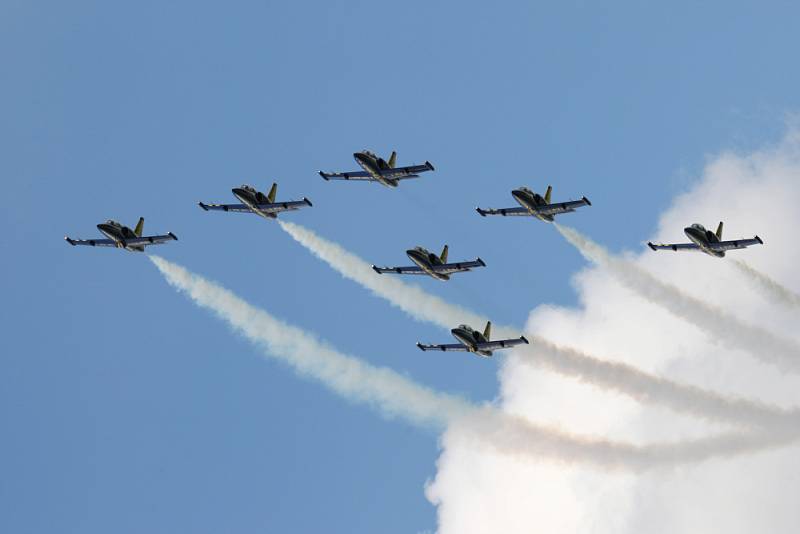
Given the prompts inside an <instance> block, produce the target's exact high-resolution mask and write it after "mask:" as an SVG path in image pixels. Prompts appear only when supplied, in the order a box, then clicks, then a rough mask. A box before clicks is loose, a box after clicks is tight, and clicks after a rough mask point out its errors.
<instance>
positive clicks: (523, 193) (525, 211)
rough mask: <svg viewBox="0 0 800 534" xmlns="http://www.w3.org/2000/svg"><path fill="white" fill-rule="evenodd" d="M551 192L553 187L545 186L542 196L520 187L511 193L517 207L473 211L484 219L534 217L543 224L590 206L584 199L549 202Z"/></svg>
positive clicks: (587, 200) (476, 209)
mask: <svg viewBox="0 0 800 534" xmlns="http://www.w3.org/2000/svg"><path fill="white" fill-rule="evenodd" d="M552 192H553V186H551V185H548V186H547V192H545V194H544V196H542V195H540V194H538V193H534V192H533V191H531V190H530V189H528V188H527V187H520V188H519V189H514V190H513V191H511V196H512V197H514V200H516V201H517V203H518V204H519V206H518V207H514V208H499V209H494V208H488V209H483V208H475V211H477V212H478V213H479V214H480V215H481V217H486V216H487V215H502V216H504V217H507V216H517V217H536V218H537V219H539V220H541V221H544V222H553V220H554V218H555V216H556V215H561V214H562V213H572V212H573V211H575V210H576V209H577V208H580V207H582V206H591V205H592V203H591V202H589V199H588V198H586V197H583V198H581V199H580V200H571V201H569V202H550V195H551V193H552Z"/></svg>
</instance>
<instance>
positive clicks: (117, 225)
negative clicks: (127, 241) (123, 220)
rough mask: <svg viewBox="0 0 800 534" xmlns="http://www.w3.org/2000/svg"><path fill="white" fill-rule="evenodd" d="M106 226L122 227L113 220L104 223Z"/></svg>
mask: <svg viewBox="0 0 800 534" xmlns="http://www.w3.org/2000/svg"><path fill="white" fill-rule="evenodd" d="M106 224H110V225H111V226H116V227H118V228H122V225H121V224H120V223H118V222H117V221H115V220H114V219H109V220H107V221H106Z"/></svg>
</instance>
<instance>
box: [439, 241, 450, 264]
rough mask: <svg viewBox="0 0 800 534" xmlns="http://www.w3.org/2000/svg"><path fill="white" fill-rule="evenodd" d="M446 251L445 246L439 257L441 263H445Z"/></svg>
mask: <svg viewBox="0 0 800 534" xmlns="http://www.w3.org/2000/svg"><path fill="white" fill-rule="evenodd" d="M447 250H448V248H447V245H445V246H444V248H443V249H442V255H441V256H439V259H440V260H442V263H447Z"/></svg>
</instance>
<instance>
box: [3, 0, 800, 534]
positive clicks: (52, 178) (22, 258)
mask: <svg viewBox="0 0 800 534" xmlns="http://www.w3.org/2000/svg"><path fill="white" fill-rule="evenodd" d="M798 20H800V8H797V7H796V6H795V5H794V4H793V3H789V2H786V3H778V2H775V3H770V2H767V3H755V2H751V3H746V2H734V3H731V2H706V3H703V4H702V5H699V4H698V5H695V3H685V4H681V3H678V4H676V3H670V4H669V5H666V4H665V5H663V6H656V5H648V6H644V5H642V3H640V2H616V3H612V4H611V5H605V6H598V5H596V3H594V2H559V3H557V5H556V3H553V4H552V5H550V6H547V5H544V4H542V5H536V4H533V3H528V2H520V3H508V4H496V3H485V2H483V3H470V2H417V1H408V2H401V3H396V2H393V3H378V2H292V3H289V2H286V3H278V2H275V3H270V2H255V1H250V2H236V3H226V4H224V5H223V4H222V3H220V4H217V5H212V4H211V3H198V2H188V1H174V2H163V1H160V2H151V1H141V2H136V3H123V2H105V1H95V2H89V1H75V2H37V1H22V0H5V1H4V2H2V3H0V65H1V66H2V82H1V83H0V110H1V111H0V147H2V148H0V154H1V155H2V157H0V184H2V189H1V191H2V196H3V201H4V209H3V210H2V212H1V213H2V214H0V222H2V227H3V231H2V234H0V240H2V249H3V251H4V254H3V261H2V262H0V274H1V275H2V276H0V291H2V305H1V306H0V313H1V314H2V315H1V316H0V319H2V320H0V335H2V339H3V341H4V343H3V349H2V351H0V428H2V439H0V473H2V476H0V531H3V532H31V533H40V532H41V533H43V532H81V533H95V532H96V533H100V532H108V531H114V532H119V533H127V532H196V533H204V532H208V533H212V532H214V533H216V532H242V533H245V532H264V531H270V532H286V531H290V532H321V531H326V532H348V533H360V532H365V533H366V532H404V533H407V532H419V531H424V530H428V529H433V528H435V510H434V508H433V507H432V506H431V505H430V503H428V502H427V501H426V500H425V497H424V494H423V487H424V484H425V482H426V480H427V479H429V478H430V477H432V476H433V474H434V472H435V461H436V457H437V436H436V435H434V434H432V433H426V432H425V431H420V430H418V429H416V428H413V427H411V426H408V425H406V424H405V423H398V422H393V421H386V420H384V419H382V418H380V417H379V416H377V415H376V414H375V413H373V412H372V411H370V410H368V409H366V408H364V407H362V406H354V405H352V404H350V403H348V402H346V401H343V400H341V399H340V398H338V397H336V396H334V395H332V394H331V393H329V392H328V391H327V390H326V389H324V388H322V387H320V386H319V385H318V384H317V383H314V382H310V381H307V380H305V379H303V378H301V377H297V376H295V375H294V374H293V373H292V372H291V371H289V370H288V369H287V368H286V367H285V366H283V365H281V364H278V363H275V362H271V361H265V360H264V359H263V358H262V357H261V356H260V355H259V353H258V351H257V350H256V349H254V348H253V347H251V346H250V345H249V344H248V343H247V342H245V341H243V340H242V339H240V338H239V337H237V336H236V335H234V334H232V333H231V332H230V331H229V330H228V327H227V326H226V325H224V324H223V323H222V322H220V321H219V320H217V319H215V318H213V317H212V316H211V315H210V314H208V313H207V312H205V311H203V310H200V309H198V308H196V307H195V306H193V305H192V304H191V303H190V302H189V301H188V300H187V299H186V298H184V297H183V296H180V295H178V294H176V293H175V291H174V290H172V289H171V288H169V287H168V286H167V284H166V283H165V282H164V280H163V279H162V278H161V276H160V275H159V274H158V272H157V271H156V269H155V268H154V267H153V266H152V265H151V264H150V263H149V262H148V261H147V259H146V257H145V256H144V255H135V254H128V253H123V252H120V251H115V250H109V249H102V250H95V249H88V248H81V249H79V248H72V247H69V246H68V245H66V244H65V243H64V241H63V239H62V238H63V236H64V235H65V234H69V235H71V236H73V237H80V238H90V237H96V236H99V234H98V233H97V230H96V229H95V225H96V224H97V223H98V222H101V221H103V220H105V219H108V218H114V219H117V220H120V221H122V222H123V223H126V224H129V225H133V224H135V222H136V219H137V218H138V217H139V216H140V215H141V216H144V217H145V220H146V223H145V231H146V232H159V233H160V232H165V231H167V230H171V231H173V232H175V233H176V234H177V235H178V237H179V238H180V241H178V242H177V243H174V244H170V245H168V246H164V247H160V248H158V249H157V252H158V253H160V254H162V255H164V257H166V258H168V259H170V260H172V261H175V262H178V263H180V264H182V265H185V266H186V267H188V268H189V269H192V270H194V271H195V272H198V273H200V274H202V275H204V276H208V277H210V278H212V279H214V280H216V281H218V282H220V283H222V284H223V285H225V286H226V287H228V288H230V289H232V290H233V291H235V292H236V293H238V294H240V295H242V296H244V297H245V298H247V299H248V300H249V301H250V302H252V303H254V304H256V305H258V306H261V307H264V308H265V309H266V310H268V311H269V312H270V313H272V314H275V315H276V316H278V317H281V318H283V319H285V320H286V321H288V322H290V323H293V324H295V325H297V326H299V327H302V328H304V329H306V330H309V331H313V332H316V333H317V334H318V335H319V336H320V337H322V338H324V339H326V340H328V341H330V342H331V343H332V344H333V345H334V346H336V347H337V348H338V349H340V350H341V351H343V352H347V353H350V354H353V355H357V356H359V357H362V358H364V359H366V360H368V361H370V362H372V363H374V364H377V365H385V366H389V367H392V368H394V369H396V370H399V371H401V372H403V373H407V374H408V375H410V376H412V377H414V378H415V379H416V380H418V381H420V382H422V383H425V384H428V385H431V386H433V387H435V388H437V389H441V390H445V391H450V392H455V393H460V394H462V395H464V396H465V397H468V398H470V399H472V400H475V401H483V400H491V399H492V398H493V397H494V395H495V394H496V370H497V361H494V360H483V359H478V358H471V357H465V356H464V355H459V354H453V355H450V354H447V355H440V354H435V355H432V354H423V353H422V352H420V351H418V350H417V349H416V348H415V347H414V343H415V342H416V341H417V340H423V341H430V342H447V341H448V336H447V335H446V334H445V333H443V332H442V331H441V330H439V329H437V328H434V327H432V326H430V325H426V324H420V323H415V322H414V321H413V320H411V319H409V318H408V317H407V316H406V315H404V314H402V313H401V312H399V311H398V310H396V309H393V308H391V307H390V306H389V305H388V304H387V303H386V302H384V301H382V300H379V299H377V298H375V297H373V296H371V295H369V294H368V293H367V292H365V291H364V290H363V289H361V288H360V287H358V286H357V285H355V284H354V283H352V282H349V281H347V280H344V279H342V278H341V277H340V276H339V275H338V274H336V273H335V272H333V271H332V270H331V269H329V268H328V267H327V266H325V265H324V264H323V263H322V262H320V261H318V260H316V259H315V258H313V257H312V256H310V255H309V253H308V252H307V251H305V250H304V249H302V248H301V247H300V246H299V245H297V244H296V243H294V242H293V241H292V240H291V239H290V238H289V237H288V236H287V235H286V234H284V233H283V232H282V231H281V230H280V228H279V227H278V226H277V225H275V224H272V223H271V222H268V221H264V220H262V219H260V218H258V217H255V216H246V215H234V214H223V213H205V212H203V211H202V210H200V209H199V208H198V207H197V205H196V203H197V201H198V200H203V201H205V202H232V201H235V199H234V198H233V197H232V195H231V193H230V189H231V188H232V187H234V186H237V185H239V184H241V183H250V184H252V185H254V186H256V187H257V188H259V189H261V190H266V189H268V188H269V185H270V184H271V183H272V182H273V181H277V182H278V183H279V190H278V196H279V198H292V199H296V198H301V197H303V196H307V197H309V198H310V199H311V200H312V201H313V202H314V207H313V208H311V209H308V210H304V211H301V212H297V213H294V214H289V215H287V216H286V219H287V220H291V221H293V222H297V223H300V224H303V225H306V226H308V227H309V228H311V229H313V230H314V231H316V232H318V233H320V234H321V235H322V236H324V237H326V238H329V239H332V240H334V241H337V242H339V243H340V244H342V245H343V246H344V247H345V248H347V249H349V250H351V251H353V252H355V253H356V254H358V255H360V256H361V257H363V258H364V259H366V260H367V261H370V262H373V263H378V264H395V263H405V262H406V261H407V259H406V257H405V254H404V251H405V250H406V249H407V248H409V247H411V246H414V245H423V246H426V247H428V248H431V249H434V250H439V249H440V248H441V246H442V245H443V244H444V243H448V244H449V245H450V257H451V258H453V259H460V258H474V257H475V256H481V257H482V258H483V259H484V260H485V261H486V263H487V265H488V267H487V268H486V269H483V270H479V271H476V272H474V273H470V274H468V275H462V276H459V277H456V279H454V280H452V281H451V282H449V283H447V284H442V283H440V282H436V281H434V280H419V281H416V282H418V283H420V284H422V285H423V286H425V288H426V289H428V290H430V291H432V292H435V293H437V294H439V295H441V296H443V297H446V298H447V299H448V300H450V301H453V302H455V303H459V304H463V305H465V306H468V307H471V308H476V309H481V310H482V311H484V312H485V313H487V314H489V315H490V316H492V317H493V318H495V319H496V320H497V322H502V323H512V324H520V325H521V324H523V322H524V321H525V319H526V317H527V314H528V312H529V311H530V310H531V308H532V307H534V306H535V305H537V304H540V303H543V302H552V303H558V304H570V303H572V302H573V301H574V300H575V295H574V292H573V290H572V288H571V286H570V275H571V273H574V272H575V271H576V270H578V269H579V268H580V267H581V266H582V265H583V260H582V259H581V258H580V256H579V255H578V253H577V252H576V251H575V250H574V249H572V248H571V247H570V246H568V245H567V244H566V243H565V242H564V241H563V239H561V238H560V237H559V236H558V235H557V234H556V232H555V231H554V230H553V228H551V227H549V226H547V225H544V224H542V223H538V222H536V221H533V220H528V219H522V218H519V219H516V218H515V219H513V220H512V219H501V218H497V219H489V218H487V219H482V218H481V217H479V216H478V215H477V214H476V213H475V212H474V211H473V210H474V207H475V206H476V205H479V204H480V205H482V206H493V207H502V206H512V205H514V204H513V199H512V198H511V197H510V195H509V192H510V190H511V189H512V188H514V187H517V186H520V185H527V186H529V187H531V188H533V189H534V190H539V191H541V190H543V189H544V188H545V187H546V186H547V185H548V184H552V185H553V186H554V199H556V200H562V199H569V198H580V197H581V196H582V195H586V196H588V197H589V198H590V199H591V200H592V202H593V206H592V207H590V208H586V209H583V210H581V211H580V212H579V213H577V214H575V215H570V216H569V217H570V218H569V222H570V223H571V224H574V225H575V226H576V227H577V228H579V229H582V230H583V231H586V232H587V233H589V234H590V235H591V236H593V237H594V238H595V239H598V240H599V241H601V242H603V243H605V244H607V245H609V246H610V247H611V248H612V249H614V250H621V249H623V248H629V249H634V250H638V249H639V248H640V247H641V246H643V242H644V241H646V240H647V238H648V236H649V235H650V233H651V232H652V231H653V229H654V228H655V225H656V222H657V221H656V218H657V214H658V213H659V212H660V211H661V210H662V209H663V208H664V207H665V206H667V205H668V204H669V203H670V201H671V199H672V197H673V196H674V195H675V194H676V193H679V192H682V191H684V190H685V189H686V188H687V187H688V186H689V185H690V184H691V183H692V181H693V179H694V178H695V177H696V176H697V174H698V172H699V169H700V168H701V166H702V164H703V162H704V161H705V159H706V157H707V156H708V155H709V154H713V153H715V152H718V151H720V150H723V149H729V148H733V149H746V148H750V147H754V146H760V145H762V144H764V143H766V142H770V141H773V140H775V139H777V138H779V137H780V134H781V133H782V131H783V129H784V123H785V119H786V117H787V114H788V113H791V112H794V111H796V110H797V109H798V106H799V105H800V97H798V95H800V73H799V72H798V70H797V68H796V52H797V50H798V45H799V44H800V43H799V42H798V41H799V39H798V35H797V21H798ZM363 148H369V149H371V150H374V151H376V152H378V153H379V154H382V155H387V154H388V153H389V152H391V150H393V149H394V150H397V151H398V163H399V164H411V163H422V162H424V161H425V160H430V161H431V162H432V163H433V164H434V165H435V166H436V172H434V173H427V174H425V175H423V178H422V179H420V180H417V181H412V182H405V183H403V184H402V185H401V187H400V188H399V189H396V190H389V189H386V188H383V187H381V186H378V185H372V184H365V183H343V182H325V181H323V180H322V179H321V178H320V177H319V176H318V175H317V174H316V171H317V170H320V169H325V170H331V171H333V170H351V169H356V167H355V163H354V161H353V159H352V153H353V152H354V151H357V150H360V149H363ZM688 222H692V221H688ZM700 222H704V223H707V224H708V225H712V224H713V223H715V221H700ZM676 237H680V231H679V229H678V230H677V231H676Z"/></svg>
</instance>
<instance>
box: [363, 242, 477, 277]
mask: <svg viewBox="0 0 800 534" xmlns="http://www.w3.org/2000/svg"><path fill="white" fill-rule="evenodd" d="M447 252H448V247H447V245H445V246H444V249H442V253H441V254H440V255H439V256H437V255H436V254H434V253H432V252H430V251H429V250H427V249H425V248H423V247H414V248H412V249H410V250H407V251H406V254H407V255H408V257H409V259H410V260H411V261H412V262H414V264H415V265H413V266H408V267H377V266H375V265H373V266H372V269H373V270H374V271H375V272H376V273H378V274H383V273H395V274H424V275H428V276H430V277H432V278H435V279H437V280H442V281H445V280H450V275H451V274H454V273H464V272H467V271H471V270H472V269H474V268H476V267H486V263H484V261H483V260H482V259H480V258H476V259H474V260H472V261H461V262H454V263H447Z"/></svg>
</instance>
